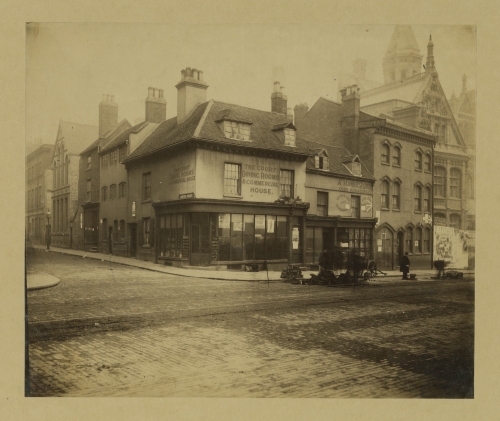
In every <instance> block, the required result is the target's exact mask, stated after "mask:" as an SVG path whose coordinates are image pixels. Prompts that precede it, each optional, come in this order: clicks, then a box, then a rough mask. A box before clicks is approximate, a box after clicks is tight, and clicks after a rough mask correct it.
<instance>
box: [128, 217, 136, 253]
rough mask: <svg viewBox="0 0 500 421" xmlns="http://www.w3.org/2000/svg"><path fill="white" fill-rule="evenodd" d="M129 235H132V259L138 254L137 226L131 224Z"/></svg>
mask: <svg viewBox="0 0 500 421" xmlns="http://www.w3.org/2000/svg"><path fill="white" fill-rule="evenodd" d="M128 233H129V235H130V257H136V254H137V224H130V225H129V230H128Z"/></svg>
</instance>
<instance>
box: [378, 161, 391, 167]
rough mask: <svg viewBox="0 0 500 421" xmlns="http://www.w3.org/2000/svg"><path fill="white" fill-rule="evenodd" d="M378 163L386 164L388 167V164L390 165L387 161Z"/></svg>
mask: <svg viewBox="0 0 500 421" xmlns="http://www.w3.org/2000/svg"><path fill="white" fill-rule="evenodd" d="M380 164H381V165H386V166H388V167H390V166H391V164H389V163H388V162H381V163H380Z"/></svg>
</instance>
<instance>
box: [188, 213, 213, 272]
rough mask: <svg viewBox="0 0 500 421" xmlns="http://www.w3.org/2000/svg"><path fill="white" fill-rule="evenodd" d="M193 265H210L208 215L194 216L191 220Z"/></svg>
mask: <svg viewBox="0 0 500 421" xmlns="http://www.w3.org/2000/svg"><path fill="white" fill-rule="evenodd" d="M191 264H192V265H193V266H208V265H209V264H210V221H209V218H208V214H206V213H202V214H193V216H192V220H191Z"/></svg>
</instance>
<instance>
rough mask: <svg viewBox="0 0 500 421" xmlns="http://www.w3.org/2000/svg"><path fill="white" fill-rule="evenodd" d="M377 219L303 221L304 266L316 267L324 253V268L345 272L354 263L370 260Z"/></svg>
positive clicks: (327, 218)
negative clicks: (325, 255) (304, 229)
mask: <svg viewBox="0 0 500 421" xmlns="http://www.w3.org/2000/svg"><path fill="white" fill-rule="evenodd" d="M376 221H377V219H376V218H369V219H350V218H342V217H339V216H337V217H317V216H314V215H311V216H307V217H306V238H305V240H306V241H305V243H306V244H305V263H306V264H307V265H308V266H310V267H315V266H317V265H318V263H319V257H320V255H321V253H322V252H323V251H326V253H327V256H328V257H327V268H326V269H329V270H335V271H340V272H344V271H346V270H347V269H348V268H349V267H350V266H351V265H352V263H353V262H354V261H366V262H368V261H369V260H372V259H373V247H372V239H373V230H374V227H375V224H376Z"/></svg>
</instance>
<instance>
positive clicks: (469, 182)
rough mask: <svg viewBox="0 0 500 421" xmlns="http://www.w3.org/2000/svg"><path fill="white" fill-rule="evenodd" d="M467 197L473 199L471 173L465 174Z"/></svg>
mask: <svg viewBox="0 0 500 421" xmlns="http://www.w3.org/2000/svg"><path fill="white" fill-rule="evenodd" d="M465 177H466V180H467V181H466V183H467V184H466V186H467V198H468V199H474V183H473V182H472V175H470V174H468V173H467V174H466V176H465Z"/></svg>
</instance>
